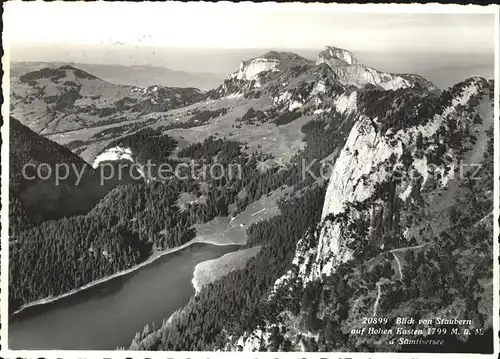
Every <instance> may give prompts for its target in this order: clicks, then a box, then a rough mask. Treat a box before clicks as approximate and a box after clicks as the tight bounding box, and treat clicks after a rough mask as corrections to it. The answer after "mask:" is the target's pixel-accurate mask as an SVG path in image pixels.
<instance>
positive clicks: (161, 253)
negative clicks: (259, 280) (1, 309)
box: [9, 239, 242, 321]
mask: <svg viewBox="0 0 500 359" xmlns="http://www.w3.org/2000/svg"><path fill="white" fill-rule="evenodd" d="M196 243H201V244H211V245H214V246H231V245H239V246H242V244H241V243H237V242H234V243H233V242H231V243H228V242H217V241H212V240H205V239H193V240H191V241H189V242H186V243H184V244H183V245H180V246H177V247H174V248H168V249H165V250H163V251H159V252H155V253H153V254H152V255H151V256H150V257H149V258H147V259H146V260H145V261H143V262H141V263H138V264H136V265H134V266H132V267H130V268H128V269H125V270H122V271H120V272H116V273H114V274H111V275H109V276H106V277H102V278H100V279H97V280H95V281H92V282H90V283H87V284H85V285H83V286H81V287H78V288H76V289H73V290H70V291H69V292H66V293H63V294H60V295H58V296H56V297H46V298H43V299H39V300H36V301H33V302H29V303H27V304H24V305H23V306H21V307H20V308H19V309H17V310H16V311H15V312H13V313H11V314H9V321H10V319H11V318H12V317H13V316H16V315H18V314H20V313H22V312H23V311H25V310H26V309H29V308H32V307H36V306H41V305H45V304H49V303H53V302H56V301H58V300H61V299H63V298H66V297H69V296H72V295H75V294H77V293H79V292H82V291H84V290H87V289H89V288H92V287H95V286H97V285H99V284H102V283H105V282H108V281H110V280H112V279H115V278H118V277H121V276H124V275H127V274H129V273H132V272H134V271H136V270H138V269H140V268H142V267H144V266H147V265H149V264H151V263H153V262H155V261H156V260H158V259H160V258H162V257H164V256H165V255H168V254H172V253H175V252H178V251H181V250H183V249H186V248H188V247H189V246H191V245H193V244H196Z"/></svg>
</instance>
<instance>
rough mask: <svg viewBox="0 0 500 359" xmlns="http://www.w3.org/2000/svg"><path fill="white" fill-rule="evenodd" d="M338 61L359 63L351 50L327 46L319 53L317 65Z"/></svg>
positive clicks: (350, 63) (351, 63)
mask: <svg viewBox="0 0 500 359" xmlns="http://www.w3.org/2000/svg"><path fill="white" fill-rule="evenodd" d="M337 61H341V63H345V64H347V65H358V64H359V61H358V60H357V59H356V58H355V57H354V55H353V53H352V52H350V51H349V50H344V49H341V48H338V47H334V46H326V47H325V49H324V50H323V51H321V52H320V53H319V54H318V58H317V60H316V65H319V64H322V63H330V62H337Z"/></svg>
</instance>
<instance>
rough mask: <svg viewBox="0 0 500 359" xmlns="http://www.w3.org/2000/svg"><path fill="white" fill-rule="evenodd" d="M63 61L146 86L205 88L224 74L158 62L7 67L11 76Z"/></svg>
mask: <svg viewBox="0 0 500 359" xmlns="http://www.w3.org/2000/svg"><path fill="white" fill-rule="evenodd" d="M64 65H71V66H73V67H76V68H79V69H81V70H83V71H86V72H89V73H91V74H93V75H95V76H97V77H99V78H101V79H103V80H105V81H108V82H111V83H114V84H117V85H130V86H139V87H148V86H152V85H162V86H168V87H196V88H199V89H200V90H203V91H205V90H210V89H212V88H215V87H217V86H218V85H219V84H220V83H221V82H222V81H223V79H224V76H221V75H217V74H211V73H191V72H185V71H175V70H171V69H168V68H166V67H160V66H147V65H132V66H125V65H107V64H84V63H74V62H72V63H63V62H16V63H12V64H11V68H10V71H11V75H12V76H18V75H21V74H23V73H26V72H30V71H35V70H40V69H41V68H44V67H61V66H64Z"/></svg>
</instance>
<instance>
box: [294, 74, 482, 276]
mask: <svg viewBox="0 0 500 359" xmlns="http://www.w3.org/2000/svg"><path fill="white" fill-rule="evenodd" d="M486 86H487V83H486V81H485V80H484V79H479V78H476V79H471V80H470V81H466V82H464V83H461V84H460V85H459V86H458V87H457V88H456V89H455V92H456V94H455V96H454V97H453V98H452V99H451V101H447V103H443V104H442V108H441V109H440V110H439V112H438V113H435V114H434V115H433V116H432V117H431V118H426V119H422V121H421V123H420V124H418V125H416V126H412V127H410V128H407V129H401V130H399V131H397V132H394V130H393V129H392V128H389V129H388V130H386V131H381V128H382V124H381V123H379V122H378V121H377V118H374V119H372V118H369V117H368V116H366V115H364V114H360V115H359V118H358V120H357V122H356V123H355V124H354V126H353V128H352V130H351V132H350V134H349V137H348V139H347V141H346V143H345V145H344V148H343V149H342V151H341V153H340V155H339V157H338V158H337V160H336V162H335V165H334V167H333V171H332V174H331V178H330V182H329V185H328V188H327V192H326V196H325V201H324V206H323V213H322V220H323V226H322V228H321V230H320V235H319V241H318V245H317V248H316V251H313V252H312V255H311V254H305V253H302V251H300V250H299V251H298V255H297V257H296V260H295V262H296V263H298V257H301V258H306V259H305V262H304V264H302V265H301V266H300V273H301V274H302V275H303V276H304V279H305V281H306V282H307V281H309V280H314V279H318V278H320V277H321V275H323V274H326V275H328V274H330V273H331V272H332V271H333V270H334V269H335V266H336V264H338V263H341V262H344V261H346V260H349V259H351V258H352V250H351V249H350V248H349V244H350V243H351V242H352V241H355V240H362V239H359V238H353V237H350V236H349V235H348V233H349V231H346V229H347V228H348V227H349V225H350V224H354V223H356V221H357V220H358V219H359V218H369V219H371V214H372V213H374V212H376V211H377V208H380V207H383V206H384V205H385V204H384V201H383V198H381V196H380V194H379V193H377V189H378V188H379V186H380V185H382V184H384V183H385V182H387V181H388V180H391V178H392V177H394V176H397V177H398V178H400V180H399V183H398V185H397V187H396V195H397V196H398V197H399V198H400V199H401V200H402V201H403V202H404V201H411V200H412V199H411V198H410V194H411V193H413V192H416V191H418V192H420V191H421V190H422V189H423V188H424V187H425V185H426V184H428V182H430V181H432V182H433V185H434V186H438V187H441V188H445V187H446V185H447V184H448V181H449V180H450V179H451V178H453V177H454V175H455V171H456V170H458V168H459V167H458V166H459V165H460V164H459V163H458V161H459V160H460V158H459V151H460V150H459V149H457V148H454V147H453V145H452V144H451V141H452V140H453V138H452V137H450V136H449V134H450V131H451V130H452V128H453V130H454V129H456V128H457V127H458V128H465V127H466V126H470V125H471V124H472V123H471V120H470V119H469V118H467V115H468V113H467V112H464V109H465V108H467V107H471V106H473V105H472V101H474V103H476V101H477V100H478V98H482V97H483V96H484V94H485V92H484V91H485V88H486ZM486 120H487V121H488V120H489V121H491V119H486ZM469 122H470V123H469ZM490 123H491V122H490ZM436 136H437V137H438V138H440V139H441V141H442V142H440V143H441V144H446V145H445V146H439V145H438V144H436V141H435V138H436ZM417 142H419V143H417ZM424 144H426V145H424ZM403 155H404V157H403ZM435 156H439V157H440V158H446V159H448V160H447V161H440V162H438V163H430V161H429V159H430V158H434V157H435ZM370 202H372V203H373V206H368V207H367V208H366V209H365V208H364V207H366V205H365V204H367V203H370ZM359 204H363V205H362V207H363V210H359V209H358V208H359ZM370 207H371V208H370ZM369 229H371V230H373V228H369ZM368 237H369V232H368ZM299 247H300V244H299Z"/></svg>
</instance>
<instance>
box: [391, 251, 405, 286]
mask: <svg viewBox="0 0 500 359" xmlns="http://www.w3.org/2000/svg"><path fill="white" fill-rule="evenodd" d="M391 253H392V252H391ZM392 256H393V257H394V259H395V260H396V263H397V264H398V271H399V279H400V280H403V270H402V269H401V262H400V261H399V258H398V256H397V255H395V254H394V253H392Z"/></svg>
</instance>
